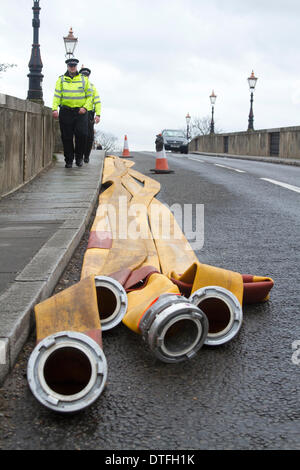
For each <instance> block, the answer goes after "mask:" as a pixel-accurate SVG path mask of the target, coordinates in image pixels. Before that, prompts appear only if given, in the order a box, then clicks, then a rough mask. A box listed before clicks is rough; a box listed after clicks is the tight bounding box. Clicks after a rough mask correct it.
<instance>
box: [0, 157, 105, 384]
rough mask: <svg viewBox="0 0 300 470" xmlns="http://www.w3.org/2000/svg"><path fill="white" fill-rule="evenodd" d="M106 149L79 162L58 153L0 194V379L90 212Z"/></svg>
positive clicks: (95, 198)
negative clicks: (26, 180)
mask: <svg viewBox="0 0 300 470" xmlns="http://www.w3.org/2000/svg"><path fill="white" fill-rule="evenodd" d="M104 155H105V153H104V152H103V151H99V150H98V151H97V150H95V151H93V152H92V154H91V159H90V163H89V164H88V165H87V164H84V166H83V167H82V168H77V167H76V166H75V165H74V167H73V168H72V169H66V168H64V157H63V155H57V159H58V160H57V162H56V163H55V165H54V166H53V167H51V168H50V169H49V170H46V171H44V172H43V173H41V174H40V175H39V176H37V177H36V178H35V179H34V180H33V181H31V182H30V183H28V184H27V185H25V186H24V187H23V188H21V189H19V190H18V191H16V192H15V193H13V194H10V195H8V196H6V197H4V198H2V199H1V200H0V385H1V383H2V382H3V380H4V379H5V377H6V375H7V374H8V373H9V371H10V370H11V368H12V367H13V365H14V363H15V360H16V358H17V356H18V354H19V352H20V350H21V349H22V347H23V345H24V343H25V342H26V340H27V338H28V335H29V333H30V331H31V330H32V328H33V326H34V315H33V307H34V305H35V304H36V303H38V302H39V301H41V300H43V299H45V298H47V297H49V296H50V295H51V293H52V291H53V289H54V287H55V285H56V284H57V282H58V280H59V278H60V276H61V275H62V273H63V271H64V269H65V268H66V266H67V264H68V262H69V261H70V259H71V257H72V255H73V253H74V251H75V249H76V248H77V246H78V244H79V242H80V240H81V238H82V236H83V234H84V232H85V229H86V227H87V224H88V222H89V220H90V216H91V214H92V212H93V209H94V207H95V204H96V202H97V198H98V195H99V190H100V186H101V180H102V168H103V161H104Z"/></svg>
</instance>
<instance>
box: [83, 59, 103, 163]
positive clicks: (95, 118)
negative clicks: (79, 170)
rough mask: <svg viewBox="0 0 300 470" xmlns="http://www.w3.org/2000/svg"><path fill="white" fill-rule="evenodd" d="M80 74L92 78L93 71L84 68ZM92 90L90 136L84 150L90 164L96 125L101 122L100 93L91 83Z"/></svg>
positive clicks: (89, 109)
mask: <svg viewBox="0 0 300 470" xmlns="http://www.w3.org/2000/svg"><path fill="white" fill-rule="evenodd" d="M79 73H81V74H82V75H85V76H86V77H88V78H89V77H90V74H91V70H90V69H89V68H88V67H84V66H82V67H81V69H80V70H79ZM91 88H92V102H91V106H90V108H88V136H87V139H86V145H85V150H84V162H85V163H89V161H90V153H91V150H92V147H93V142H94V123H96V124H98V123H99V122H100V114H101V101H100V96H99V93H98V91H97V89H96V87H95V85H94V84H93V83H91Z"/></svg>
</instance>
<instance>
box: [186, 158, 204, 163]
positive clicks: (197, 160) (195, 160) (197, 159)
mask: <svg viewBox="0 0 300 470" xmlns="http://www.w3.org/2000/svg"><path fill="white" fill-rule="evenodd" d="M188 159H189V160H194V162H200V163H205V162H204V161H203V160H199V158H192V157H188Z"/></svg>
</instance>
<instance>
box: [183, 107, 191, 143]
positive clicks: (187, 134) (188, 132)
mask: <svg viewBox="0 0 300 470" xmlns="http://www.w3.org/2000/svg"><path fill="white" fill-rule="evenodd" d="M191 119H192V118H191V116H190V115H189V113H187V115H186V116H185V120H186V139H187V140H189V138H190V123H191Z"/></svg>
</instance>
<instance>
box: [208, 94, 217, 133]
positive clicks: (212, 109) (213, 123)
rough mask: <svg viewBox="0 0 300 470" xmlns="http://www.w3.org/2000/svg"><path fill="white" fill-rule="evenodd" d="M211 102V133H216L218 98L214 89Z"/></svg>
mask: <svg viewBox="0 0 300 470" xmlns="http://www.w3.org/2000/svg"><path fill="white" fill-rule="evenodd" d="M209 98H210V102H211V122H210V133H211V134H214V133H215V122H214V107H215V104H216V99H217V95H215V92H214V90H213V91H212V94H211V95H210V97H209Z"/></svg>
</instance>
